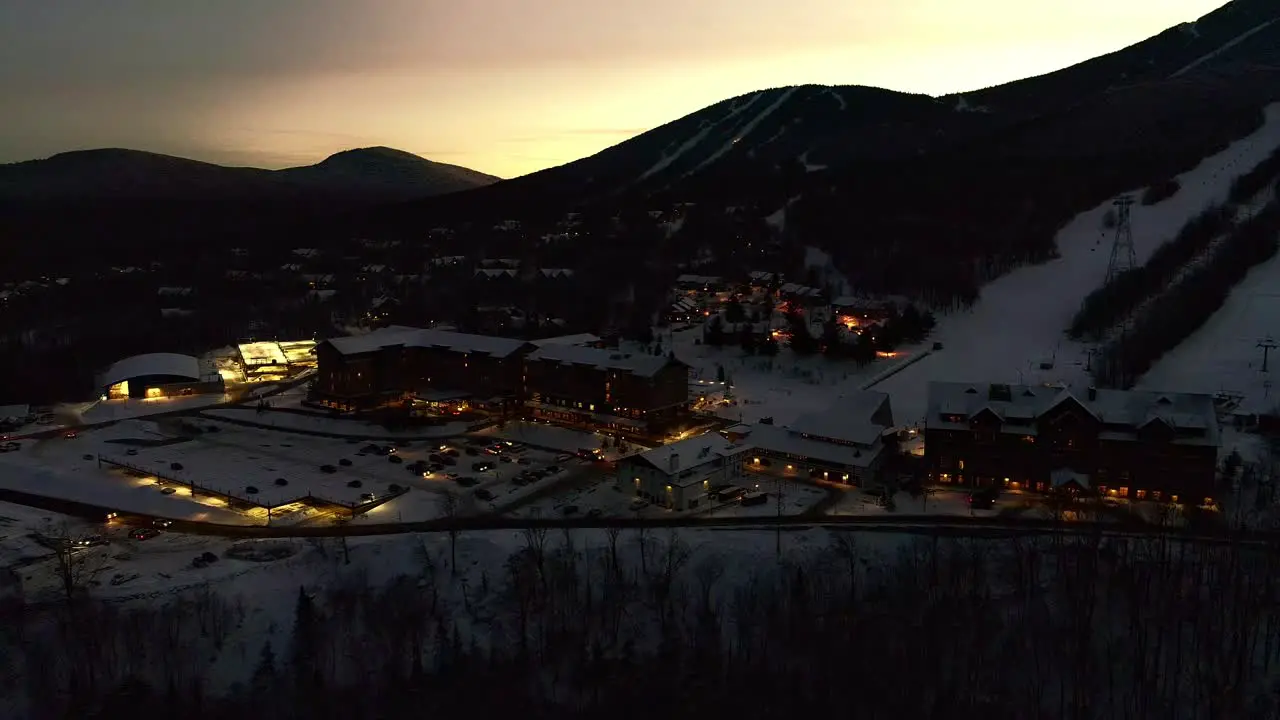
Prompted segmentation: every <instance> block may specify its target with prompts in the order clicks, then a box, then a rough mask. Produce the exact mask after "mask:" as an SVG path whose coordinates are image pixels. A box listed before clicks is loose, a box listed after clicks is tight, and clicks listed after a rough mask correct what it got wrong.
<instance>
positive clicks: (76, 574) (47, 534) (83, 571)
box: [40, 522, 107, 602]
mask: <svg viewBox="0 0 1280 720" xmlns="http://www.w3.org/2000/svg"><path fill="white" fill-rule="evenodd" d="M40 536H41V538H42V539H43V541H44V543H45V544H46V545H48V546H49V548H50V549H51V550H53V554H54V560H55V562H56V565H55V568H54V570H55V572H56V573H57V575H58V579H59V581H60V582H61V585H62V591H63V594H64V596H65V598H66V600H67V602H71V601H72V600H73V599H75V597H76V595H78V594H81V593H84V592H87V590H88V587H89V585H90V583H92V582H93V580H94V579H95V578H96V577H97V576H98V573H100V572H102V570H103V569H104V567H105V565H106V561H107V555H106V553H105V552H103V551H102V550H101V549H99V548H97V547H94V544H93V538H94V536H93V534H92V533H89V532H86V531H83V530H73V529H72V528H71V526H70V524H68V523H67V522H62V523H60V524H56V525H55V524H53V523H50V524H49V525H47V526H46V527H45V529H44V531H43V532H41V534H40Z"/></svg>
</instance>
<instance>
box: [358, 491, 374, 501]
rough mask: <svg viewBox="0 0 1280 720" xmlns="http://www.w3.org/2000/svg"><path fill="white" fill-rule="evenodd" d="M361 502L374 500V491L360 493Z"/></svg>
mask: <svg viewBox="0 0 1280 720" xmlns="http://www.w3.org/2000/svg"><path fill="white" fill-rule="evenodd" d="M360 502H373V493H360Z"/></svg>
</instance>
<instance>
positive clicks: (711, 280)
mask: <svg viewBox="0 0 1280 720" xmlns="http://www.w3.org/2000/svg"><path fill="white" fill-rule="evenodd" d="M676 282H677V283H679V284H681V285H717V284H719V283H720V278H719V277H717V276H715V275H681V276H680V277H678V278H676Z"/></svg>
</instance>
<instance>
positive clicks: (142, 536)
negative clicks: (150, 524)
mask: <svg viewBox="0 0 1280 720" xmlns="http://www.w3.org/2000/svg"><path fill="white" fill-rule="evenodd" d="M159 534H160V531H159V530H156V529H154V528H137V529H136V530H134V531H133V532H131V533H129V537H131V538H133V539H134V540H150V539H151V538H153V537H155V536H157V535H159Z"/></svg>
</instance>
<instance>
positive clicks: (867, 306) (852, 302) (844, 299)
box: [831, 295, 888, 310]
mask: <svg viewBox="0 0 1280 720" xmlns="http://www.w3.org/2000/svg"><path fill="white" fill-rule="evenodd" d="M831 304H832V305H833V306H835V307H842V308H854V309H857V310H880V309H882V308H884V307H885V306H886V305H887V304H888V303H886V302H885V301H883V300H873V299H871V298H860V297H854V296H852V295H841V296H840V297H838V298H836V299H835V300H832V301H831Z"/></svg>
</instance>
